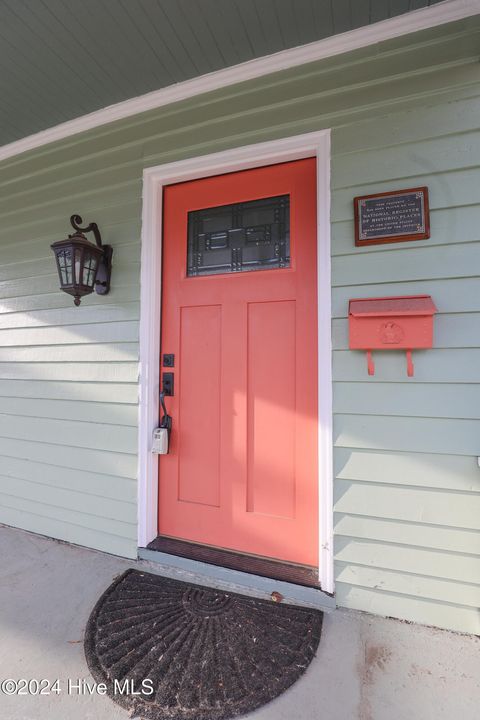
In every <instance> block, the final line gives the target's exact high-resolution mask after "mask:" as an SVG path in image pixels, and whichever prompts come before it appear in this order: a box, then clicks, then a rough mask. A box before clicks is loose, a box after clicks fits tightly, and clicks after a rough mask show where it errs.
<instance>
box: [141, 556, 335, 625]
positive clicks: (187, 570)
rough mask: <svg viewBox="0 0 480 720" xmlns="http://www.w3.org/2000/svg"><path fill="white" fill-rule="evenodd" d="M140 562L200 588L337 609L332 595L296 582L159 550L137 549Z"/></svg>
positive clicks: (153, 569) (323, 608) (323, 609)
mask: <svg viewBox="0 0 480 720" xmlns="http://www.w3.org/2000/svg"><path fill="white" fill-rule="evenodd" d="M138 558H139V560H141V561H144V562H148V563H150V564H151V571H152V572H159V573H160V574H164V575H165V576H167V577H176V578H177V579H179V580H182V579H183V580H186V581H188V582H193V583H195V584H197V585H205V586H207V587H214V588H218V589H220V590H223V591H225V592H228V591H231V592H237V593H241V594H245V595H251V596H253V597H259V598H265V599H268V598H270V597H271V595H272V592H278V593H280V594H281V595H282V596H283V601H284V602H286V603H288V604H291V605H301V606H305V607H313V608H317V609H318V610H322V611H323V612H330V611H332V610H334V609H335V607H336V602H335V598H334V597H333V595H331V594H330V593H326V592H324V591H322V590H321V588H320V587H318V586H316V587H307V586H305V585H298V584H296V583H293V582H285V581H283V580H274V579H272V578H268V577H265V576H261V575H255V574H253V573H251V572H242V571H241V570H232V569H230V568H227V567H224V566H220V565H213V564H211V563H207V562H204V561H200V560H192V559H190V558H186V557H182V556H180V555H173V554H170V553H167V552H162V551H160V550H150V549H149V548H148V547H147V548H145V547H143V548H139V549H138ZM153 566H156V567H153Z"/></svg>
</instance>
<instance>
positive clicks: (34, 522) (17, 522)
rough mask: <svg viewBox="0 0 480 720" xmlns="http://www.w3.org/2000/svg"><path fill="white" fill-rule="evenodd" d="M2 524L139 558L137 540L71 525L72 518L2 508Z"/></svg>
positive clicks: (0, 518) (0, 519)
mask: <svg viewBox="0 0 480 720" xmlns="http://www.w3.org/2000/svg"><path fill="white" fill-rule="evenodd" d="M0 522H1V523H3V524H4V525H11V526H13V527H17V528H22V529H24V530H28V531H30V532H34V533H39V534H40V535H46V536H47V537H53V538H58V539H60V540H64V541H66V542H70V543H74V544H75V545H83V546H84V547H90V548H94V549H95V550H102V551H103V552H107V553H111V554H112V555H121V556H123V557H127V558H132V559H134V558H136V557H137V541H136V539H135V538H133V537H127V536H120V535H111V534H109V533H108V532H107V531H106V530H105V529H102V530H100V531H99V530H96V529H93V528H91V527H83V526H81V525H77V524H74V523H72V522H71V520H70V518H67V519H65V520H62V519H61V518H57V517H55V518H53V517H50V516H46V515H39V514H38V512H29V511H28V510H26V509H25V508H23V507H22V508H21V509H18V508H12V507H7V506H4V505H2V506H0Z"/></svg>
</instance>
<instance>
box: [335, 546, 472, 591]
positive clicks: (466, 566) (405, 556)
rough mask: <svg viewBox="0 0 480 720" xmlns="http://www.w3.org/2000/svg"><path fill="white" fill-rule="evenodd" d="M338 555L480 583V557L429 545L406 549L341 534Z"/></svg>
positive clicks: (349, 560) (363, 562)
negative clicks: (353, 539)
mask: <svg viewBox="0 0 480 720" xmlns="http://www.w3.org/2000/svg"><path fill="white" fill-rule="evenodd" d="M335 558H336V560H338V561H340V562H342V563H353V564H358V565H366V566H368V567H376V568H384V569H388V570H398V571H400V572H410V573H416V574H418V575H424V576H426V577H434V578H444V579H450V580H458V581H459V582H464V583H467V584H471V585H480V557H473V556H470V555H461V554H460V553H446V552H442V551H437V550H435V551H434V550H429V549H425V548H415V550H413V549H410V548H406V547H404V546H403V545H393V544H392V545H390V544H389V543H379V542H373V541H369V540H360V539H357V540H356V541H355V542H353V541H352V540H351V539H350V538H344V537H337V538H336V540H335Z"/></svg>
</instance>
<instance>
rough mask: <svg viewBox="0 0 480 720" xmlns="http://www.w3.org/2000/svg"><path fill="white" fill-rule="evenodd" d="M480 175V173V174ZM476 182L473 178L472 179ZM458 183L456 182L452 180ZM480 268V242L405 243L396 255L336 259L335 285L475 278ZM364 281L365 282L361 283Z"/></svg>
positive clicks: (381, 253) (387, 252)
mask: <svg viewBox="0 0 480 720" xmlns="http://www.w3.org/2000/svg"><path fill="white" fill-rule="evenodd" d="M477 175H478V173H477ZM471 182H473V178H472V180H471ZM452 183H453V185H454V183H455V181H454V180H452ZM478 267H480V243H466V244H465V245H461V246H458V245H448V246H446V247H442V249H441V252H439V251H438V249H437V248H435V247H414V246H413V245H412V243H403V244H402V248H401V250H398V251H397V252H395V254H394V256H392V255H391V253H390V252H389V251H388V250H378V251H377V252H376V253H370V254H356V255H344V256H339V257H335V258H333V259H332V277H333V285H334V287H338V286H339V285H360V284H365V285H368V284H369V283H375V282H378V279H379V278H381V279H382V282H384V283H390V282H402V281H405V280H422V279H424V278H428V279H430V280H432V279H434V278H452V277H472V276H475V275H477V272H476V269H478ZM360 281H361V282H360Z"/></svg>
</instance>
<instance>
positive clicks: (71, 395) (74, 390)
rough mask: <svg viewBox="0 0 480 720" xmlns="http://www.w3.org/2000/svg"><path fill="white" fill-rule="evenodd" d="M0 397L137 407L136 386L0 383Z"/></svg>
mask: <svg viewBox="0 0 480 720" xmlns="http://www.w3.org/2000/svg"><path fill="white" fill-rule="evenodd" d="M0 397H1V398H6V397H9V398H32V399H37V398H39V399H42V398H43V399H45V400H51V401H55V400H62V401H68V400H72V401H78V402H81V403H89V402H93V403H112V402H113V403H129V404H132V405H137V402H138V386H137V384H136V383H135V382H132V383H130V384H128V383H105V384H101V383H89V382H77V381H71V382H59V381H55V380H52V381H50V382H48V383H47V382H45V381H43V380H0ZM87 407H88V406H87ZM79 412H82V411H81V410H80V411H79Z"/></svg>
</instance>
